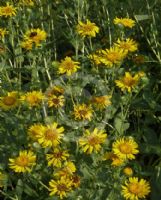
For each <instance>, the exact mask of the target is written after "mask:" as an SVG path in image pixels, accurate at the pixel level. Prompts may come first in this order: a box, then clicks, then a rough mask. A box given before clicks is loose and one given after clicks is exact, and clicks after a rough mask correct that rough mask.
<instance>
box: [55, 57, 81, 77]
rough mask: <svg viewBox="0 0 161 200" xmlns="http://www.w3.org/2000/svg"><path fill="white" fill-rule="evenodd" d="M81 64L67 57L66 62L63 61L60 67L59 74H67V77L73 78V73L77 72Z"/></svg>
mask: <svg viewBox="0 0 161 200" xmlns="http://www.w3.org/2000/svg"><path fill="white" fill-rule="evenodd" d="M79 64H80V62H75V61H73V60H72V59H71V58H70V57H68V56H66V57H65V59H64V60H61V63H60V65H59V67H58V73H59V74H66V75H67V76H71V75H72V74H73V73H75V72H77V69H79V68H80V67H79V66H78V65H79Z"/></svg>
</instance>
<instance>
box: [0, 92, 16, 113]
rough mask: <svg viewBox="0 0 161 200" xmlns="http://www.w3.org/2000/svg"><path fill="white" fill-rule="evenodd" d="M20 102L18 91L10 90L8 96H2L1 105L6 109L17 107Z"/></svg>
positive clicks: (0, 98)
mask: <svg viewBox="0 0 161 200" xmlns="http://www.w3.org/2000/svg"><path fill="white" fill-rule="evenodd" d="M18 104H19V99H18V92H17V91H12V92H8V93H7V96H3V97H0V107H1V108H2V109H4V110H9V109H12V108H15V107H16V106H17V105H18Z"/></svg>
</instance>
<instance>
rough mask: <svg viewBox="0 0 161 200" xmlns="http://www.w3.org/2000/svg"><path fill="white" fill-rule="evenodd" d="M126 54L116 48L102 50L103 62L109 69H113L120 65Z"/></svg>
mask: <svg viewBox="0 0 161 200" xmlns="http://www.w3.org/2000/svg"><path fill="white" fill-rule="evenodd" d="M125 56H126V52H125V51H124V50H123V49H120V48H118V47H116V46H114V47H111V48H110V49H105V50H102V57H101V58H100V60H101V62H102V63H103V64H104V65H106V66H107V67H113V65H115V64H116V65H119V64H120V63H121V62H122V60H123V59H124V58H125Z"/></svg>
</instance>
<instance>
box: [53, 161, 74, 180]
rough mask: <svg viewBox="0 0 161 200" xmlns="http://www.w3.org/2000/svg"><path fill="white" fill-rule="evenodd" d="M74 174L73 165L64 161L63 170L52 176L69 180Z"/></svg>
mask: <svg viewBox="0 0 161 200" xmlns="http://www.w3.org/2000/svg"><path fill="white" fill-rule="evenodd" d="M74 172H76V166H75V164H74V163H73V162H71V161H66V162H65V163H64V165H63V168H61V169H60V170H59V171H57V172H56V173H55V174H54V176H55V177H59V178H61V177H63V178H71V177H72V176H73V174H74Z"/></svg>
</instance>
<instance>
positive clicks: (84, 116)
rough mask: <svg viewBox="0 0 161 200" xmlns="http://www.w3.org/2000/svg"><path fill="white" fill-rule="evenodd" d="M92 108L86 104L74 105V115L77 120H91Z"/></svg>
mask: <svg viewBox="0 0 161 200" xmlns="http://www.w3.org/2000/svg"><path fill="white" fill-rule="evenodd" d="M92 113H93V110H92V108H91V106H88V105H86V104H79V105H75V106H74V112H73V114H74V116H75V119H76V120H77V119H78V120H91V118H92Z"/></svg>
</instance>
